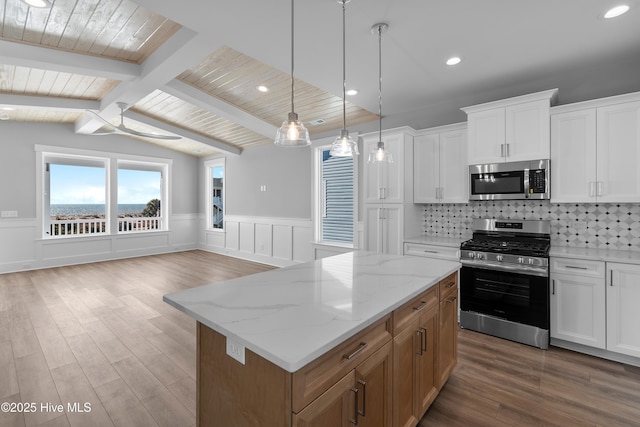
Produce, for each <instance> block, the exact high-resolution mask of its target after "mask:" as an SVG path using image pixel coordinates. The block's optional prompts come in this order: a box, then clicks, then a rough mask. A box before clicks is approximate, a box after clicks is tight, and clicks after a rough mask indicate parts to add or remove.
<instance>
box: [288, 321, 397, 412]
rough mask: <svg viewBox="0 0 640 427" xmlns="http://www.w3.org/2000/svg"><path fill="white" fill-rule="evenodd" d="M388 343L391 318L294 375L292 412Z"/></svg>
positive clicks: (297, 410) (368, 328)
mask: <svg viewBox="0 0 640 427" xmlns="http://www.w3.org/2000/svg"><path fill="white" fill-rule="evenodd" d="M389 341H391V315H388V316H385V317H384V318H383V319H380V320H379V321H377V322H376V323H374V324H373V325H371V326H369V327H367V328H366V329H364V330H362V331H360V332H359V333H357V334H356V335H354V336H353V337H351V338H349V339H348V340H347V341H345V342H343V343H342V344H339V345H338V346H336V347H334V348H333V349H332V350H329V351H328V352H327V353H325V354H324V355H322V356H320V357H319V358H318V359H316V360H314V361H313V362H311V363H309V364H308V365H306V366H304V367H302V368H301V369H300V370H298V371H296V372H294V374H293V384H292V388H293V390H292V392H293V396H292V400H293V405H292V410H293V412H295V413H298V412H300V411H301V410H302V409H303V408H304V407H305V406H307V405H308V404H309V403H311V402H312V401H313V400H314V399H315V398H316V397H318V396H320V395H321V394H322V393H324V392H325V391H326V390H328V389H329V387H331V386H332V385H334V384H335V383H336V382H338V380H340V378H342V377H344V376H345V375H346V374H347V373H348V372H349V371H350V370H352V369H354V368H355V367H356V366H357V365H358V364H360V363H361V362H362V361H364V360H365V359H367V358H368V357H369V356H370V355H372V354H373V353H375V352H376V350H378V349H379V348H381V347H382V346H383V345H384V344H386V343H387V342H389Z"/></svg>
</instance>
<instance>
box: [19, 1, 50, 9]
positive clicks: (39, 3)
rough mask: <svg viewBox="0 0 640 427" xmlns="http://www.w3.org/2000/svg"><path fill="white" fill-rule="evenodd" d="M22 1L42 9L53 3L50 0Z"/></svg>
mask: <svg viewBox="0 0 640 427" xmlns="http://www.w3.org/2000/svg"><path fill="white" fill-rule="evenodd" d="M22 2H23V3H25V4H26V5H28V6H31V7H37V8H40V9H44V8H47V7H51V3H52V2H51V1H49V0H22Z"/></svg>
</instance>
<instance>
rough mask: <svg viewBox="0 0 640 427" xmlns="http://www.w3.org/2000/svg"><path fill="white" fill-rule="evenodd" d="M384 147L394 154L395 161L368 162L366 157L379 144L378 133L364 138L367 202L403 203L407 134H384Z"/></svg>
mask: <svg viewBox="0 0 640 427" xmlns="http://www.w3.org/2000/svg"><path fill="white" fill-rule="evenodd" d="M382 140H383V141H384V147H385V149H387V150H388V151H389V152H390V153H391V154H392V155H393V163H387V162H380V163H367V160H366V157H367V156H368V155H369V153H370V152H371V150H373V149H374V148H375V147H376V146H377V144H378V136H377V135H369V136H367V137H366V138H365V140H364V147H365V153H364V156H365V160H364V161H365V163H364V168H365V171H364V175H365V178H364V180H365V203H380V202H381V201H384V202H385V203H402V202H403V196H404V170H405V168H404V148H405V147H404V146H405V134H404V133H398V134H392V135H388V134H384V135H383V136H382Z"/></svg>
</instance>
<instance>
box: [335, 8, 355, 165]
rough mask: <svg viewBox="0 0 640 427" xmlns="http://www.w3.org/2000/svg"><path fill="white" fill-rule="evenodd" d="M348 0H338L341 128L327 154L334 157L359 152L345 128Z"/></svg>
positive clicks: (351, 155)
mask: <svg viewBox="0 0 640 427" xmlns="http://www.w3.org/2000/svg"><path fill="white" fill-rule="evenodd" d="M349 1H350V0H338V3H340V4H342V130H341V131H340V136H338V137H337V138H336V139H335V141H333V144H331V151H329V154H330V155H332V156H334V157H353V156H357V155H358V154H360V152H359V151H358V144H356V143H355V142H354V141H353V139H352V138H351V137H350V136H349V131H348V130H347V66H346V62H347V54H346V7H345V6H346V4H347V3H349Z"/></svg>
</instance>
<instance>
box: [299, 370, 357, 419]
mask: <svg viewBox="0 0 640 427" xmlns="http://www.w3.org/2000/svg"><path fill="white" fill-rule="evenodd" d="M354 382H355V373H354V371H351V372H350V373H349V374H347V375H345V376H344V377H343V378H342V379H341V380H340V381H338V382H337V383H336V384H335V385H334V386H333V387H331V388H330V389H329V390H327V391H326V392H324V393H323V394H322V395H320V397H318V398H317V399H316V400H314V401H313V402H311V403H310V404H309V405H307V406H306V407H305V408H304V409H303V410H302V411H300V412H299V413H297V414H293V427H326V426H336V427H347V426H349V425H350V424H351V422H350V421H349V420H350V419H353V420H355V410H356V407H355V401H356V399H357V397H358V394H357V393H356V388H355V387H354Z"/></svg>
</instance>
